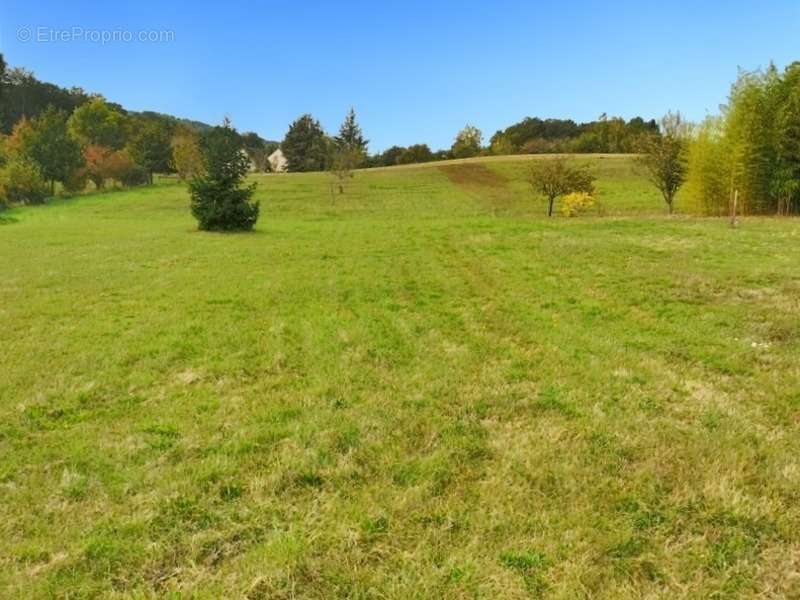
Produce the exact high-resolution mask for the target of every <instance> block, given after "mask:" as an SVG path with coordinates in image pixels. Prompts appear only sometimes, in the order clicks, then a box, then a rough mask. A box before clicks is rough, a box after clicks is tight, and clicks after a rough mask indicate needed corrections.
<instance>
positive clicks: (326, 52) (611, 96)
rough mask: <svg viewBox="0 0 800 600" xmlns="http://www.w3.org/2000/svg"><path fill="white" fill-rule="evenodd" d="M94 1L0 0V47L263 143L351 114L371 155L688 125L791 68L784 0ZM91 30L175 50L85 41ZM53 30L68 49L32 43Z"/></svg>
mask: <svg viewBox="0 0 800 600" xmlns="http://www.w3.org/2000/svg"><path fill="white" fill-rule="evenodd" d="M103 4H106V3H100V2H81V1H77V2H66V1H63V0H62V1H60V2H51V1H49V0H36V1H35V2H31V1H30V0H25V1H17V0H3V2H2V6H0V49H1V50H2V52H3V53H4V54H5V56H6V60H7V62H8V63H9V64H11V65H14V66H24V67H26V68H28V69H30V70H32V71H34V73H36V75H37V76H38V77H39V78H41V79H44V80H47V81H52V82H55V83H58V84H60V85H64V86H73V85H77V86H81V87H83V88H84V89H86V90H88V91H95V92H100V93H102V94H103V95H105V96H106V97H107V98H108V99H110V100H113V101H115V102H119V103H121V104H123V105H124V106H126V107H127V108H130V109H134V110H145V109H150V110H157V111H161V112H166V113H170V114H174V115H178V116H182V117H187V118H192V119H197V120H201V121H206V122H209V123H217V122H219V121H220V120H221V119H222V118H223V117H224V116H226V115H227V116H230V117H231V119H232V120H233V122H234V124H235V125H236V126H237V127H238V128H239V129H241V130H254V131H257V132H258V133H259V134H261V135H262V136H264V137H266V138H269V139H280V138H282V137H283V135H284V133H285V132H286V128H287V127H288V124H289V123H290V122H291V121H292V120H293V119H294V118H296V117H297V116H299V115H300V114H302V113H304V112H310V113H312V114H313V115H314V116H315V117H317V118H319V119H320V121H321V122H322V124H323V126H324V127H325V128H326V129H327V130H328V131H331V132H333V131H335V130H336V129H337V128H338V125H339V123H340V122H341V120H342V117H343V116H344V114H345V112H346V111H347V110H348V108H349V107H350V106H351V105H352V106H354V107H355V109H356V112H357V114H358V116H359V120H360V121H361V124H362V127H363V129H364V131H365V134H366V135H367V137H368V138H369V139H370V140H371V145H370V149H371V150H373V151H379V150H383V149H385V148H386V147H388V146H390V145H393V144H399V145H409V144H413V143H427V144H429V145H431V147H433V148H434V149H437V148H443V147H449V145H450V143H451V142H452V138H453V137H454V135H455V133H456V132H457V131H458V129H460V128H461V127H462V126H463V125H464V124H465V123H467V122H469V123H473V124H475V125H477V126H478V127H479V128H480V129H482V130H483V132H484V136H485V138H486V139H488V137H489V136H491V134H492V133H494V131H496V130H497V129H501V128H504V127H506V126H507V125H510V124H511V123H514V122H516V121H518V120H520V119H521V118H523V117H525V116H528V115H530V116H541V117H560V118H573V119H575V120H578V121H582V120H590V119H594V118H596V117H597V116H598V115H600V114H601V113H603V112H606V113H608V114H610V115H620V116H623V117H625V118H630V117H632V116H635V115H641V116H644V117H646V118H650V117H658V116H660V115H661V114H663V113H664V112H666V111H667V110H670V109H673V110H675V109H678V110H681V111H682V112H683V113H685V114H686V115H687V116H688V117H689V118H691V119H700V118H702V117H703V116H704V115H706V114H707V113H709V112H711V113H714V112H716V111H717V109H718V106H719V104H720V103H721V102H723V101H724V100H725V96H726V94H727V92H728V88H729V86H730V83H731V82H732V81H733V80H734V78H735V77H736V71H737V66H741V67H743V68H747V69H754V68H757V67H760V66H765V65H767V64H768V63H769V61H770V60H773V61H774V62H775V63H776V64H778V65H779V66H784V65H785V64H787V63H789V62H791V61H792V60H795V59H800V44H799V43H798V40H800V35H798V34H799V33H800V27H798V26H800V2H797V1H796V0H795V1H786V2H752V1H751V2H722V1H716V2H682V1H672V2H642V1H640V2H600V1H595V2H590V1H576V2H564V1H562V2H532V1H531V2H502V1H492V0H482V1H481V2H469V1H461V2H449V1H448V2H444V1H443V2H434V1H432V0H429V1H428V2H419V1H416V0H407V1H403V2H399V1H384V2H381V1H379V0H378V1H372V2H367V1H364V2H347V1H344V0H340V1H338V2H293V1H290V0H283V1H281V2H272V1H270V2H241V1H237V0H226V1H225V2H200V1H195V2H164V1H162V2H150V1H146V0H140V1H137V2H130V3H125V2H116V3H113V4H112V3H108V4H106V5H105V6H103ZM101 7H102V8H101ZM21 28H27V29H26V31H27V32H28V33H29V34H30V35H31V36H32V37H33V39H32V40H30V41H21V40H20V39H19V38H20V37H24V36H25V35H26V34H25V33H24V32H23V33H22V34H20V33H19V32H20V30H21ZM73 28H78V29H75V30H74V29H73ZM81 30H82V31H83V32H84V33H82V34H81V33H80V31H81ZM104 30H106V31H112V30H122V31H127V32H130V35H133V36H138V34H139V33H138V32H139V31H151V30H153V31H161V30H163V31H170V32H172V35H173V36H174V38H173V39H172V40H171V41H165V42H152V43H151V42H139V41H130V42H125V41H112V42H109V43H106V44H103V43H100V42H95V41H91V40H90V39H87V38H89V37H91V36H98V35H100V33H99V32H102V31H104ZM61 31H67V32H68V33H67V34H68V35H69V36H72V34H73V32H74V33H75V36H74V38H75V39H69V40H67V41H42V40H43V39H44V38H48V37H50V36H51V35H61V34H60V33H58V32H61ZM51 32H56V33H55V34H51ZM90 32H95V33H90ZM118 35H119V34H118ZM37 40H39V41H37Z"/></svg>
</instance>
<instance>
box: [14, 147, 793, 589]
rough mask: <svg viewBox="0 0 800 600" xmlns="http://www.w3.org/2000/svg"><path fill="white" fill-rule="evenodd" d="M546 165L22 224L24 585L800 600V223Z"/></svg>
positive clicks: (274, 178)
mask: <svg viewBox="0 0 800 600" xmlns="http://www.w3.org/2000/svg"><path fill="white" fill-rule="evenodd" d="M530 160H532V159H530V158H529V157H524V156H517V157H512V158H506V159H487V160H482V159H474V160H469V161H451V162H447V163H433V164H427V165H424V166H420V165H416V166H413V167H398V168H386V169H375V170H370V171H358V172H356V174H355V177H354V178H353V179H352V180H351V181H350V182H349V183H348V184H347V185H348V187H347V190H346V192H345V193H344V194H342V195H340V194H338V193H332V186H331V179H330V176H329V175H326V174H321V173H315V174H286V175H260V176H255V177H254V179H255V180H256V181H258V184H259V185H258V190H257V193H256V197H257V198H258V199H259V200H260V201H261V211H262V213H261V219H260V220H259V222H258V224H257V226H256V229H255V231H253V232H252V233H245V234H219V233H204V232H199V231H197V230H196V223H195V221H194V220H193V219H192V217H191V215H190V214H189V210H188V194H187V192H186V189H185V187H184V186H182V185H181V184H178V183H177V182H174V181H162V182H160V183H158V184H156V185H154V186H147V187H143V188H137V189H130V190H124V191H110V192H106V193H102V194H89V195H84V196H79V197H75V198H72V199H67V200H58V201H52V202H51V203H49V204H48V205H46V206H42V207H35V206H31V207H20V208H14V209H11V210H8V211H5V212H3V213H0V256H1V257H2V276H0V360H1V361H2V362H0V596H2V597H4V598H34V597H61V598H84V597H108V598H129V597H133V598H151V597H172V598H177V597H187V598H251V599H255V598H335V597H346V598H398V599H400V598H403V599H405V598H530V597H545V598H564V599H567V598H621V597H625V598H710V597H718V598H738V597H761V598H788V597H800V362H798V356H800V262H799V261H798V259H799V258H800V221H799V220H798V219H790V218H783V219H778V218H743V219H741V222H740V225H739V227H738V228H736V229H732V228H731V227H730V226H729V225H728V222H727V220H725V219H708V218H698V217H694V216H691V215H689V214H687V213H686V212H683V214H678V215H676V216H675V217H671V218H670V217H667V216H666V214H665V213H666V210H665V206H664V203H663V201H662V200H661V198H660V195H659V194H658V192H657V191H656V190H655V188H654V187H652V186H651V185H650V184H649V183H648V182H647V181H645V180H644V179H643V178H642V177H641V176H640V175H639V174H637V172H636V171H635V169H634V167H633V165H632V161H631V159H630V158H629V157H625V156H621V157H620V156H617V157H610V156H605V157H603V156H600V157H592V158H584V159H578V160H579V161H588V162H590V163H591V164H592V168H593V169H594V172H595V173H596V174H597V175H598V178H599V179H598V190H599V198H600V201H601V202H602V208H601V210H599V211H598V212H599V213H601V214H602V216H600V215H599V214H596V213H592V214H590V215H588V216H583V217H577V218H566V217H563V216H560V215H559V216H557V217H554V218H552V219H547V218H546V217H545V204H544V203H543V202H542V201H541V200H539V199H536V198H535V197H534V196H533V195H532V194H531V192H530V190H529V186H528V184H527V183H526V172H527V169H528V168H529V161H530ZM533 160H542V159H533ZM677 207H678V211H679V213H680V212H681V209H682V206H681V198H680V197H679V198H678V204H677ZM684 208H685V207H684Z"/></svg>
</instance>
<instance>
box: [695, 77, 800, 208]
mask: <svg viewBox="0 0 800 600" xmlns="http://www.w3.org/2000/svg"><path fill="white" fill-rule="evenodd" d="M685 160H686V163H687V169H688V174H687V182H686V192H687V199H688V201H689V202H691V203H692V204H693V205H694V207H695V208H696V209H697V210H699V211H702V212H704V213H706V214H708V215H724V214H728V213H729V212H730V211H731V209H732V203H733V201H734V198H736V200H737V201H738V207H739V209H740V210H741V211H742V212H743V213H745V214H748V213H749V214H778V215H788V214H796V213H797V212H798V210H800V62H793V63H792V64H790V65H789V66H787V67H786V68H785V69H784V70H783V72H780V71H779V70H778V69H777V68H776V67H775V65H770V66H769V67H768V68H767V69H765V70H758V71H740V73H739V76H738V78H737V80H736V82H735V83H734V84H733V86H732V87H731V92H730V95H729V98H728V102H727V104H726V105H724V106H722V107H721V112H720V114H719V115H715V116H709V117H708V118H706V119H705V120H704V121H703V122H702V123H700V124H699V125H698V126H696V127H694V128H693V129H692V130H691V131H690V132H689V134H688V135H687V139H686V151H685Z"/></svg>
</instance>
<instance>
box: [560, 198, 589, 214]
mask: <svg viewBox="0 0 800 600" xmlns="http://www.w3.org/2000/svg"><path fill="white" fill-rule="evenodd" d="M594 206H595V200H594V196H592V195H591V194H587V193H586V192H573V193H572V194H567V195H566V196H564V197H563V198H562V199H561V214H562V215H564V216H565V217H577V216H578V215H579V214H581V213H584V212H586V211H587V210H589V209H591V208H594Z"/></svg>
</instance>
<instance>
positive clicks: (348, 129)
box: [333, 108, 369, 155]
mask: <svg viewBox="0 0 800 600" xmlns="http://www.w3.org/2000/svg"><path fill="white" fill-rule="evenodd" d="M333 139H334V141H335V142H336V147H337V148H338V149H339V150H351V151H356V152H358V153H359V154H364V155H366V153H367V144H368V143H369V140H366V139H364V135H363V134H362V133H361V127H360V126H359V124H358V122H357V121H356V111H355V110H353V109H352V108H351V109H350V112H348V113H347V116H346V117H345V118H344V121H343V122H342V126H341V127H339V135H337V136H336V137H334V138H333Z"/></svg>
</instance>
